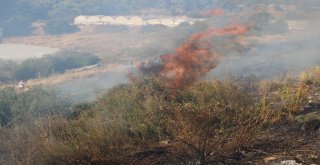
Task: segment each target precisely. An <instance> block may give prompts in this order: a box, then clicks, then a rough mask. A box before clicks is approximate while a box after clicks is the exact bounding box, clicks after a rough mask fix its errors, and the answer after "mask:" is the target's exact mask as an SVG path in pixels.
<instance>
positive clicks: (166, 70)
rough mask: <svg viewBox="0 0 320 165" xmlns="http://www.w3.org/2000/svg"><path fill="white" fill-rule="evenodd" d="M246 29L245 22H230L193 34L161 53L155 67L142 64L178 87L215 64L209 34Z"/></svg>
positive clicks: (229, 32)
mask: <svg viewBox="0 0 320 165" xmlns="http://www.w3.org/2000/svg"><path fill="white" fill-rule="evenodd" d="M248 30H249V28H248V27H246V26H233V27H226V28H222V29H209V30H207V31H205V32H201V33H197V34H194V35H192V36H191V37H190V38H189V39H188V40H187V41H186V42H185V43H184V44H182V45H181V46H180V47H178V48H177V49H176V50H175V52H173V53H171V54H165V55H162V56H161V57H160V59H161V63H160V64H159V63H157V64H156V66H157V67H156V68H159V69H154V68H155V67H150V66H148V65H146V64H145V66H146V68H148V69H151V70H156V71H157V72H159V73H158V74H159V75H160V76H161V78H162V79H163V80H164V82H165V85H166V86H167V87H168V88H170V89H181V88H183V87H186V86H188V85H190V84H192V83H194V82H195V81H197V80H198V79H200V78H201V77H203V76H204V75H205V74H206V73H208V72H209V71H211V70H212V69H214V68H215V67H216V66H217V65H218V63H219V55H217V54H216V53H215V52H213V51H211V48H212V46H211V42H210V41H209V38H210V37H211V36H226V35H241V34H245V33H246V32H247V31H248ZM159 66H160V67H159ZM143 69H145V68H143V67H141V66H140V70H142V71H143Z"/></svg>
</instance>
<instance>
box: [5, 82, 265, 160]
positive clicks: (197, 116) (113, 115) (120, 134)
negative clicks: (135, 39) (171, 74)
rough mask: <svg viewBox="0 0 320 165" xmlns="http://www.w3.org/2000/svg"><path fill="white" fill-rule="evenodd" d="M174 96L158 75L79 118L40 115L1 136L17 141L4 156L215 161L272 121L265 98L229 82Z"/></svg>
mask: <svg viewBox="0 0 320 165" xmlns="http://www.w3.org/2000/svg"><path fill="white" fill-rule="evenodd" d="M174 94H175V95H173V94H172V93H170V92H168V91H167V89H166V88H165V86H164V85H163V83H162V82H161V81H160V80H159V79H157V78H150V79H143V80H137V81H135V82H133V83H131V84H128V85H123V86H119V87H117V88H114V89H112V90H110V91H109V92H107V93H106V94H105V95H103V96H101V97H100V98H99V99H98V100H97V101H96V104H95V106H94V107H93V108H92V107H91V106H90V107H91V109H90V110H85V111H83V112H81V113H79V114H78V115H77V116H76V117H75V118H66V117H61V116H51V117H47V118H45V117H40V118H35V119H34V120H32V122H31V124H30V125H33V126H32V127H30V128H25V127H21V128H25V129H19V130H16V131H17V134H16V135H12V136H16V137H17V138H18V139H17V140H14V138H10V139H9V140H1V142H2V143H5V142H7V143H8V144H12V140H14V141H15V143H14V144H15V145H8V146H11V148H12V152H10V150H8V149H9V148H10V147H6V148H8V149H7V150H6V151H3V152H2V153H5V154H4V155H7V156H6V157H5V158H6V160H7V162H18V163H7V164H19V162H21V163H20V164H49V165H50V164H213V163H218V162H224V161H225V160H226V156H228V155H232V153H235V152H238V151H239V150H240V149H241V148H242V147H245V146H247V145H250V143H251V142H252V141H254V140H255V138H256V136H257V135H259V133H260V127H261V125H262V124H263V122H264V119H265V118H266V117H265V116H264V115H265V114H264V113H262V112H263V111H262V110H261V107H262V106H261V103H260V101H259V100H258V101H256V98H254V97H253V96H252V95H248V94H245V93H243V90H240V89H239V87H237V86H236V85H234V84H233V83H231V82H226V81H223V82H219V81H215V82H202V83H197V84H194V85H192V86H191V87H189V88H187V89H184V90H183V91H177V92H175V93H174ZM11 131H14V130H11V128H8V132H6V133H4V134H2V135H3V136H9V135H10V132H11ZM24 131H25V132H26V134H25V135H24V136H21V135H20V134H22V133H23V132H24ZM19 144H20V145H19ZM22 144H23V145H22ZM26 151H28V152H26ZM11 153H14V154H13V155H20V156H21V158H19V159H16V157H10V155H11ZM28 153H30V154H28ZM13 158H15V159H13ZM17 160H19V161H17ZM20 160H22V161H20Z"/></svg>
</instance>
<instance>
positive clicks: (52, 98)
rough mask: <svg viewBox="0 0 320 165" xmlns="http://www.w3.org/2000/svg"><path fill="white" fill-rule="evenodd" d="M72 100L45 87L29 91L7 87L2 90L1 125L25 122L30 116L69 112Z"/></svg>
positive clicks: (0, 105) (0, 98)
mask: <svg viewBox="0 0 320 165" xmlns="http://www.w3.org/2000/svg"><path fill="white" fill-rule="evenodd" d="M70 107H71V102H70V101H68V100H66V99H65V98H61V97H59V96H58V94H57V93H55V91H53V90H52V89H49V88H45V87H40V86H39V87H32V88H31V89H30V90H28V91H24V90H23V89H15V88H12V87H7V88H4V89H1V91H0V127H1V126H2V127H6V126H8V125H10V124H17V123H24V122H25V121H27V120H28V119H30V118H35V117H40V116H49V115H53V114H55V115H57V114H64V115H65V114H68V113H69V111H70Z"/></svg>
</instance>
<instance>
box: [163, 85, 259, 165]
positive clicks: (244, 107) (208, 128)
mask: <svg viewBox="0 0 320 165" xmlns="http://www.w3.org/2000/svg"><path fill="white" fill-rule="evenodd" d="M174 104H175V105H172V107H168V108H169V109H168V110H167V111H168V113H169V114H168V122H167V123H166V124H167V129H169V130H170V137H171V138H173V141H174V145H175V146H174V152H173V153H174V156H175V158H176V159H177V160H180V162H179V164H212V163H217V162H219V161H222V162H223V161H224V159H223V156H226V155H230V154H232V153H234V152H237V151H238V150H239V149H240V148H241V147H244V146H246V145H249V144H250V143H251V142H252V141H253V140H254V139H255V137H256V136H257V135H258V134H259V130H260V126H261V124H262V121H263V120H262V119H263V116H261V115H262V113H261V111H260V108H259V104H258V103H255V102H253V100H252V98H251V97H250V96H249V95H245V94H243V93H242V92H241V90H239V89H238V87H236V86H234V85H233V84H231V83H228V82H211V83H199V84H196V85H194V86H193V87H192V88H190V89H189V90H187V91H185V92H182V93H181V95H180V96H178V97H177V102H176V103H174Z"/></svg>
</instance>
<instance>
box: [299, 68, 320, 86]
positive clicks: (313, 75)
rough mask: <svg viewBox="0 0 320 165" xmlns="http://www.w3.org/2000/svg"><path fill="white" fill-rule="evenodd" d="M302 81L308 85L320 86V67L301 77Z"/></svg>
mask: <svg viewBox="0 0 320 165" xmlns="http://www.w3.org/2000/svg"><path fill="white" fill-rule="evenodd" d="M300 80H301V81H302V82H303V83H305V84H307V85H311V84H320V67H319V66H317V67H314V68H312V69H310V70H308V71H305V72H303V73H302V74H301V75H300Z"/></svg>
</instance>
